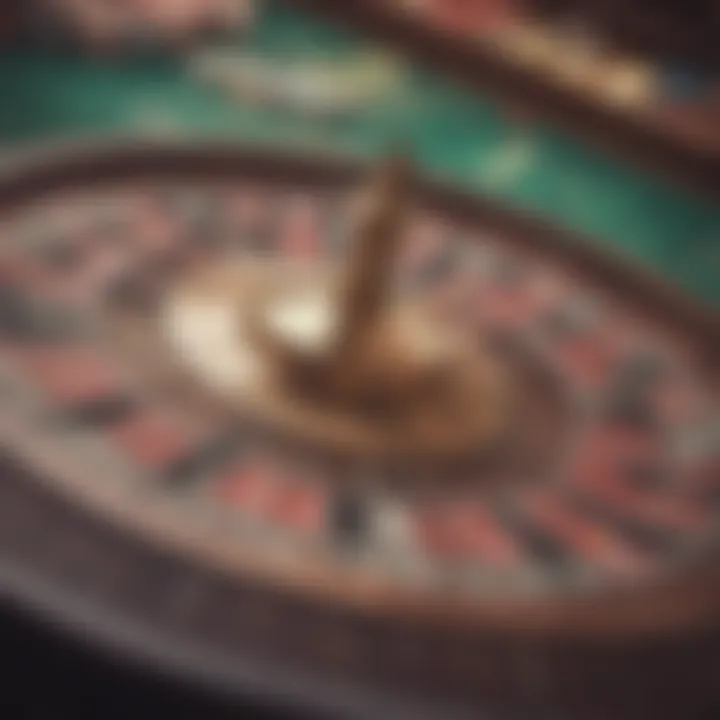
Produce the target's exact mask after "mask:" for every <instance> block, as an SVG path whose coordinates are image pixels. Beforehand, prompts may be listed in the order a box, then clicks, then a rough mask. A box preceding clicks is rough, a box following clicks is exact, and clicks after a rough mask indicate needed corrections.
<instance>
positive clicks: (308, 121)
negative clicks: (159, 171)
mask: <svg viewBox="0 0 720 720" xmlns="http://www.w3.org/2000/svg"><path fill="white" fill-rule="evenodd" d="M232 50H233V52H236V53H237V54H238V55H243V56H244V55H248V54H251V55H252V56H253V57H255V58H259V59H261V60H262V59H264V61H265V62H268V63H272V64H273V65H274V66H278V65H281V66H285V67H289V68H293V69H294V71H297V70H298V69H300V70H302V68H303V67H304V66H306V65H307V66H308V67H312V66H313V64H314V63H317V62H323V61H330V62H331V63H332V64H333V65H334V66H337V67H344V66H347V67H352V65H353V63H355V64H359V63H361V62H363V61H364V59H367V58H368V57H372V56H373V53H375V54H377V53H378V50H377V49H376V48H374V47H372V45H370V44H369V43H368V42H367V41H366V40H365V39H362V38H358V37H355V36H353V35H352V34H350V33H347V32H344V31H340V30H338V29H336V28H332V27H329V26H326V25H324V24H323V23H321V22H318V21H317V20H315V19H313V18H310V17H306V16H303V15H301V14H298V13H296V12H293V11H291V10H289V9H286V8H284V7H282V6H281V5H280V4H278V3H277V2H267V3H265V4H264V8H263V12H262V13H261V15H260V18H259V22H258V23H257V24H256V26H255V27H254V28H253V29H252V31H251V32H250V34H249V36H248V37H246V38H244V39H243V40H242V41H238V42H237V43H236V44H235V45H234V46H233V48H232ZM388 63H389V65H388V67H391V68H392V72H393V75H394V76H395V75H397V81H396V82H395V83H394V84H390V85H389V87H388V89H387V91H386V92H385V94H384V95H382V97H380V98H379V99H376V100H375V101H374V102H371V103H368V104H367V105H366V106H363V107H361V108H360V109H359V110H358V111H356V112H354V113H351V114H348V115H345V116H337V117H320V116H318V115H315V114H311V113H307V112H302V111H299V110H296V111H291V110H288V109H287V108H279V107H271V106H269V105H267V104H265V103H259V102H256V101H255V102H251V101H249V100H247V99H238V98H237V97H233V98H230V97H229V96H228V95H227V94H224V93H222V92H220V91H219V90H216V89H215V88H213V87H211V86H209V85H207V84H205V83H203V82H200V81H199V80H197V79H196V78H195V75H193V74H192V73H191V72H189V65H190V64H191V57H188V56H182V57H174V58H172V57H168V56H162V55H160V54H152V53H143V54H138V55H135V56H132V57H129V56H128V57H124V58H123V59H114V60H103V61H98V60H94V61H91V60H89V59H88V58H84V57H82V56H81V55H79V54H77V53H73V52H71V51H68V50H60V49H52V48H49V47H46V48H34V49H27V50H23V51H5V52H4V53H2V54H1V55H0V141H2V142H4V143H7V144H12V143H14V142H17V141H27V140H33V139H43V140H47V139H52V138H66V137H78V136H80V137H81V136H83V135H86V134H88V133H93V134H98V133H102V132H110V133H116V132H119V133H123V134H127V133H128V132H130V133H137V134H138V135H144V136H147V135H152V134H155V135H163V136H178V137H187V138H195V137H208V136H210V137H214V138H218V137H222V138H238V139H242V140H245V141H261V142H265V143H267V142H270V143H277V144H282V145H289V146H292V147H298V146H299V147H302V148H307V149H309V150H327V149H330V150H337V151H341V152H344V153H351V154H355V155H361V156H364V157H367V156H370V157H372V156H374V155H376V154H379V153H381V152H383V151H384V150H385V149H387V147H388V146H389V145H391V144H394V143H396V142H397V141H398V140H400V141H402V142H403V143H404V144H406V145H409V146H411V147H412V148H413V150H414V152H415V153H416V154H417V157H418V160H419V162H420V163H421V164H422V165H423V166H424V167H425V168H427V169H429V170H431V171H432V172H433V173H435V174H436V175H438V176H440V177H442V178H445V179H447V180H449V181H451V182H454V183H456V184H459V185H461V186H463V187H465V188H467V189H471V190H473V191H477V192H484V193H489V194H492V195H495V196H497V197H499V198H502V199H503V200H505V201H508V202H510V203H513V204H515V205H517V206H520V207H522V208H526V209H529V210H532V211H536V212H539V213H541V214H544V215H547V216H550V217H551V218H552V219H554V220H555V221H556V222H559V223H561V224H564V225H566V226H569V227H570V228H572V229H576V230H580V231H582V232H583V233H586V234H589V235H592V236H594V237H596V238H597V239H598V241H599V242H601V243H603V244H606V245H607V246H610V247H614V248H620V249H622V250H623V251H624V252H626V253H628V254H629V255H631V256H633V257H634V258H637V259H639V260H640V261H641V262H643V263H644V264H645V265H647V266H649V267H651V268H653V269H655V270H656V271H658V272H659V273H660V274H662V275H664V276H665V277H666V278H670V279H671V280H672V281H674V282H675V283H676V284H677V285H679V286H681V287H683V288H684V289H685V290H687V291H689V292H690V293H692V294H693V295H695V296H696V297H697V298H700V299H702V300H704V301H706V302H709V303H712V304H714V305H716V306H720V208H718V207H717V206H716V205H713V203H711V202H710V201H708V200H701V199H698V198H694V197H692V196H690V195H689V194H688V195H686V194H683V193H682V192H681V191H679V190H677V189H674V188H670V187H668V186H666V185H665V184H664V183H663V182H662V181H660V180H658V179H655V178H653V177H651V176H650V175H648V174H646V173H643V172H640V171H638V170H635V169H631V168H629V167H626V166H625V165H622V164H620V163H618V162H616V161H614V160H611V159H609V158H607V157H605V156H604V155H603V154H602V153H600V152H598V151H597V150H595V149H592V148H590V147H587V146H585V145H583V144H581V143H579V142H578V141H576V140H574V139H571V138H570V137H568V136H566V135H563V134H561V133H559V132H557V131H555V130H553V129H552V128H551V127H548V126H544V125H543V124H541V123H538V122H533V121H527V120H526V121H522V120H519V119H516V118H515V119H514V118H511V117H509V116H507V115H506V114H505V113H504V111H503V110H502V109H501V108H500V107H498V106H496V105H494V104H493V102H492V101H490V100H489V99H483V98H479V97H477V96H476V95H474V94H471V93H469V92H467V91H466V90H464V89H463V88H461V87H458V86H456V85H454V84H452V83H451V82H449V81H447V80H445V79H444V78H442V77H440V76H437V75H435V74H433V73H432V72H430V71H427V70H425V69H421V68H418V67H415V66H413V65H412V64H410V63H409V62H407V61H405V60H403V59H401V58H392V57H388Z"/></svg>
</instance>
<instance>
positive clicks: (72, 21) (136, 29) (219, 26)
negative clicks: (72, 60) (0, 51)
mask: <svg viewBox="0 0 720 720" xmlns="http://www.w3.org/2000/svg"><path fill="white" fill-rule="evenodd" d="M255 4H256V3H255V2H254V0H32V2H31V3H30V4H29V5H23V4H22V3H18V2H15V1H13V2H11V3H9V4H8V7H7V9H6V10H1V11H0V13H3V15H2V16H0V28H4V29H5V30H6V32H5V33H3V34H4V35H5V36H11V35H14V34H20V33H23V34H30V35H32V36H37V35H41V36H43V37H44V38H45V39H63V40H71V41H73V42H75V43H79V44H81V45H83V46H85V47H87V48H89V49H91V50H95V51H112V50H118V49H127V48H128V47H129V48H134V47H138V46H143V45H150V46H153V45H160V46H164V45H178V44H180V45H182V44H185V43H187V42H190V41H192V40H194V39H196V38H198V37H203V36H207V35H209V34H215V33H235V32H238V31H243V30H245V29H246V28H247V27H248V26H249V25H250V24H251V22H252V18H253V16H254V9H255Z"/></svg>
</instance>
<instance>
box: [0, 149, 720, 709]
mask: <svg viewBox="0 0 720 720" xmlns="http://www.w3.org/2000/svg"><path fill="white" fill-rule="evenodd" d="M362 177H363V169H362V168H360V167H358V166H356V165H355V164H354V163H352V162H349V161H344V160H341V159H338V158H324V159H323V158H319V159H318V158H315V159H313V158H308V157H302V156H296V155H292V154H289V153H287V152H283V151H279V150H277V151H275V150H271V149H260V148H257V147H252V148H251V147H243V146H235V145H227V146H226V145H207V146H197V145H194V146H187V145H182V144H147V145H139V144H137V143H135V144H127V145H122V144H114V145H102V146H93V147H90V146H87V147H82V148H78V147H75V148H69V149H67V148H66V149H63V150H58V151H47V152H44V153H41V154H37V155H34V156H33V157H28V158H24V159H19V160H18V161H17V162H13V163H12V164H9V165H8V166H7V167H6V168H5V169H4V170H3V172H2V175H1V176H0V189H1V192H0V198H2V206H1V208H0V217H1V218H2V229H3V232H2V237H3V243H2V248H1V250H2V252H1V254H0V269H1V270H2V272H1V273H0V278H1V280H2V285H1V289H0V330H1V335H2V341H1V343H0V392H2V395H3V404H2V407H1V408H0V433H2V446H3V464H4V467H3V477H2V481H1V482H0V582H1V583H2V591H3V595H5V596H9V597H14V598H16V599H17V600H18V601H20V602H22V603H24V604H25V605H26V606H27V607H29V608H32V609H33V610H34V611H35V612H41V613H44V614H45V615H48V616H50V617H52V618H55V619H57V620H59V621H62V622H64V623H65V624H66V625H67V627H69V628H74V632H77V633H82V634H84V635H85V636H86V637H87V638H89V639H90V640H91V641H94V642H97V643H100V644H103V645H104V646H106V647H110V648H113V649H114V650H115V651H116V652H119V653H125V654H129V655H130V656H132V657H133V658H135V659H136V660H137V661H138V662H143V663H148V662H152V663H154V664H155V665H156V666H157V665H159V666H161V667H162V668H163V669H165V670H166V671H167V672H169V673H171V674H173V675H176V676H177V677H180V678H182V679H183V681H184V682H186V683H188V684H202V685H204V686H206V687H211V688H214V689H216V690H217V691H218V692H220V691H221V689H222V691H223V692H227V691H228V689H230V690H235V691H238V690H239V689H243V690H244V691H250V692H254V693H256V694H258V695H261V696H262V695H264V696H274V697H275V698H276V700H277V699H278V698H280V699H282V701H283V702H285V703H287V704H288V705H292V706H295V707H303V708H311V709H313V710H315V711H317V712H321V711H325V712H328V713H333V714H335V715H336V716H337V715H339V716H341V717H354V716H367V717H386V716H387V717H413V718H417V717H425V716H428V717H443V718H448V717H477V716H478V713H479V712H480V709H481V708H482V709H483V710H484V709H487V708H492V709H493V710H494V711H497V712H498V717H506V716H507V717H514V716H515V715H514V713H518V714H520V716H523V713H526V712H527V711H528V710H530V709H531V710H532V711H533V712H535V713H536V715H537V716H539V717H544V716H545V713H547V714H548V716H552V717H572V718H577V717H588V718H592V717H597V718H604V717H614V718H618V717H628V718H638V717H654V718H656V717H668V718H680V717H682V718H694V717H704V715H703V713H708V715H707V716H708V717H711V716H712V715H711V713H712V712H713V709H715V710H716V709H717V706H718V702H719V701H720V698H719V697H718V692H719V691H718V684H717V682H716V680H717V671H718V668H717V659H718V650H719V649H720V633H719V632H718V620H720V610H719V609H718V608H720V603H719V601H720V582H719V580H718V565H717V548H718V522H717V521H718V516H719V514H720V504H719V502H720V493H719V490H720V468H719V463H720V456H719V447H718V432H719V427H718V415H717V412H718V408H717V382H718V359H719V357H718V348H719V347H720V343H718V339H719V338H720V334H719V325H718V318H717V316H716V314H714V313H712V312H710V311H708V310H706V309H703V308H702V307H697V306H695V305H694V303H692V302H691V301H688V300H685V299H683V298H680V297H677V296H676V295H675V294H674V292H672V291H669V290H668V289H667V288H665V287H664V286H663V285H662V283H659V282H658V281H656V280H655V279H653V278H647V277H646V276H645V275H644V274H643V273H642V272H640V271H638V270H637V269H635V268H632V267H628V266H627V265H626V264H624V263H623V262H621V261H619V260H617V259H615V258H611V257H608V256H607V255H604V254H601V253H598V252H597V251H595V250H593V249H591V246H590V245H588V244H587V243H586V242H585V241H583V240H582V239H579V238H574V237H570V236H568V235H567V234H566V233H564V232H561V231H559V230H555V229H553V228H551V227H549V226H547V225H545V224H543V223H541V222H539V221H536V220H533V219H530V218H527V217H524V216H522V215H518V214H516V213H514V212H512V211H510V210H508V209H505V208H502V207H500V206H498V205H496V204H494V203H490V202H488V201H486V200H483V199H482V198H476V197H471V196H465V195H463V194H461V193H458V192H456V191H453V190H451V189H448V188H446V187H443V186H441V185H438V184H435V183H432V182H430V181H427V180H421V179H419V178H418V177H417V173H416V172H415V171H414V170H413V168H412V167H411V164H410V163H409V162H408V161H407V160H405V159H403V158H391V159H390V160H388V161H387V162H385V163H384V164H383V165H381V167H380V168H379V170H377V171H376V172H375V174H374V175H372V176H371V182H370V183H369V184H368V185H367V186H366V187H367V189H366V191H365V192H361V193H360V194H356V193H355V192H354V189H355V188H356V187H358V182H359V180H360V179H361V178H362ZM360 187H365V186H364V185H360Z"/></svg>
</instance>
